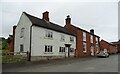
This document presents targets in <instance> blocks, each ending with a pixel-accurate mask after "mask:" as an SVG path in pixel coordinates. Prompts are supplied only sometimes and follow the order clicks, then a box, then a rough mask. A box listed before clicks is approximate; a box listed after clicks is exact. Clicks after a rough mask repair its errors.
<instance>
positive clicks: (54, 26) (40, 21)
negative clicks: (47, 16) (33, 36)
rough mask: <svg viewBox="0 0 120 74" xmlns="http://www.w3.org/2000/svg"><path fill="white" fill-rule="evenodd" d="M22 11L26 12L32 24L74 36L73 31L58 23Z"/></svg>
mask: <svg viewBox="0 0 120 74" xmlns="http://www.w3.org/2000/svg"><path fill="white" fill-rule="evenodd" d="M23 13H25V14H26V16H27V17H28V18H29V19H30V21H31V22H32V25H34V26H38V27H43V28H47V29H51V30H54V31H57V32H61V33H65V34H69V35H73V36H76V35H75V34H74V33H71V32H70V31H68V30H67V29H66V28H64V27H62V26H60V25H58V24H55V23H52V22H47V21H45V20H44V19H40V18H37V17H35V16H32V15H30V14H28V13H26V12H23Z"/></svg>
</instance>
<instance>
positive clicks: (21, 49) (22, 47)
mask: <svg viewBox="0 0 120 74" xmlns="http://www.w3.org/2000/svg"><path fill="white" fill-rule="evenodd" d="M23 51H24V46H23V44H20V52H23Z"/></svg>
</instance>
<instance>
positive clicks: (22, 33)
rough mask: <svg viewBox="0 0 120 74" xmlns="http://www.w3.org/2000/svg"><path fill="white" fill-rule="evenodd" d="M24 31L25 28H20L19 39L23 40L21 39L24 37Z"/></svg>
mask: <svg viewBox="0 0 120 74" xmlns="http://www.w3.org/2000/svg"><path fill="white" fill-rule="evenodd" d="M24 30H25V28H21V32H20V38H23V37H24Z"/></svg>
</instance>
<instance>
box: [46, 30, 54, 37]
mask: <svg viewBox="0 0 120 74" xmlns="http://www.w3.org/2000/svg"><path fill="white" fill-rule="evenodd" d="M45 37H47V38H53V32H51V31H46V35H45Z"/></svg>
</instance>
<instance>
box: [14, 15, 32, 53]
mask: <svg viewBox="0 0 120 74" xmlns="http://www.w3.org/2000/svg"><path fill="white" fill-rule="evenodd" d="M31 25H32V23H31V22H30V20H29V18H28V17H27V16H26V15H25V14H24V13H22V15H21V17H20V20H19V22H18V24H17V27H16V29H15V44H14V48H15V49H14V51H15V52H19V51H20V44H23V46H24V48H23V49H24V52H27V51H29V47H30V26H31ZM21 28H25V30H24V37H23V38H20V32H21Z"/></svg>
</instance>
